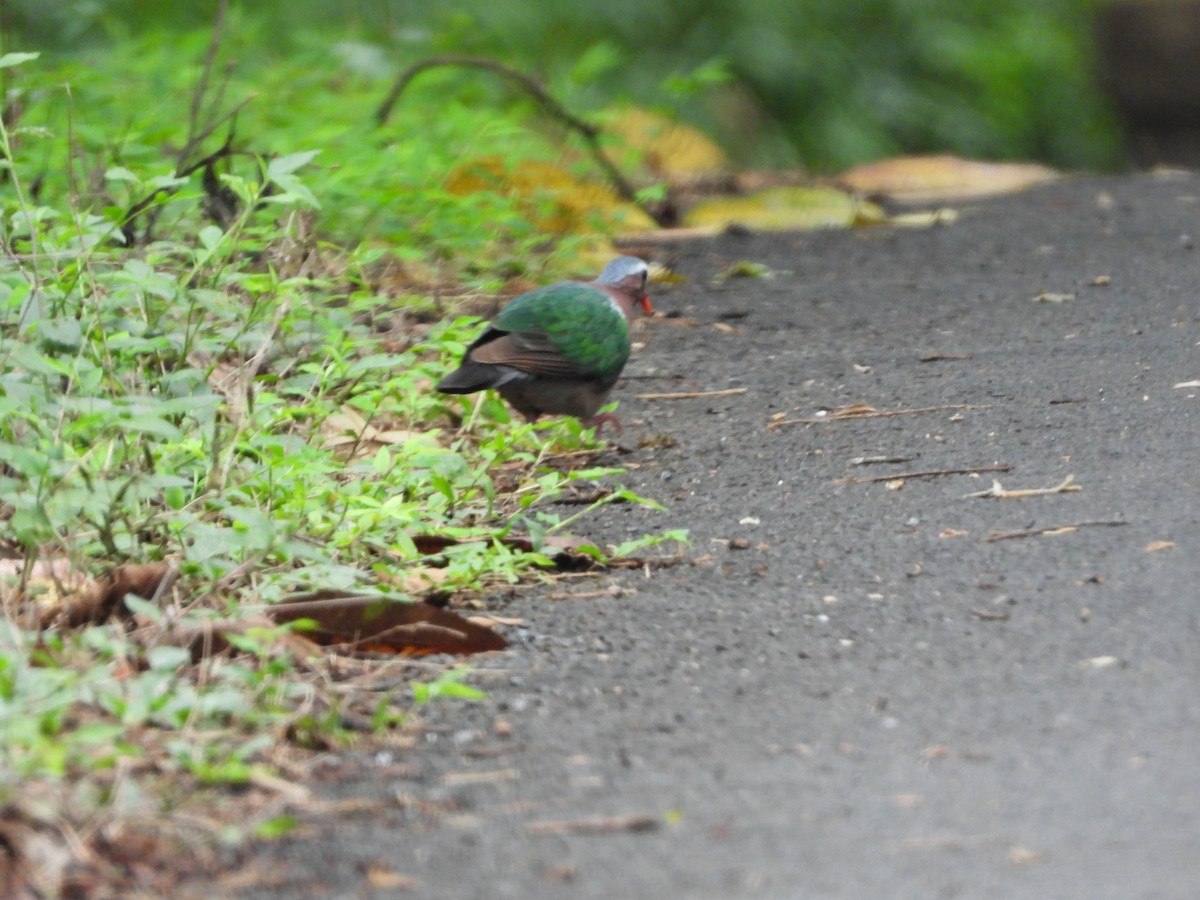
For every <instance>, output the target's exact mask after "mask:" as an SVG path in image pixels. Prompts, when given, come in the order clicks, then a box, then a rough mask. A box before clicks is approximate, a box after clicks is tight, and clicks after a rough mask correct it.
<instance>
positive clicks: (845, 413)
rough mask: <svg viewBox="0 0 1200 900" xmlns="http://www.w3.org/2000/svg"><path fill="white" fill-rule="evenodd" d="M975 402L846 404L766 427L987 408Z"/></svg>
mask: <svg viewBox="0 0 1200 900" xmlns="http://www.w3.org/2000/svg"><path fill="white" fill-rule="evenodd" d="M987 408H988V407H987V406H986V405H984V406H980V405H978V404H975V403H948V404H946V405H944V406H920V407H915V408H913V409H872V408H871V407H869V406H848V407H843V408H842V409H835V410H833V411H832V412H830V413H829V414H828V415H825V416H820V417H819V418H812V419H777V420H776V421H774V422H768V423H767V428H769V429H774V428H778V427H779V426H781V425H821V424H822V423H824V422H841V421H845V420H847V419H883V418H887V417H889V416H915V415H918V414H920V413H931V412H942V411H944V410H948V409H987Z"/></svg>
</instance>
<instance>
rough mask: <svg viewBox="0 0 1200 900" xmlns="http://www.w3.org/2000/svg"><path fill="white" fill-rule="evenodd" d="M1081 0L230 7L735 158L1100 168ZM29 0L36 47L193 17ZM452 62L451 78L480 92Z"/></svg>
mask: <svg viewBox="0 0 1200 900" xmlns="http://www.w3.org/2000/svg"><path fill="white" fill-rule="evenodd" d="M1098 2H1099V0H1001V2H989V0H922V2H901V0H863V2H858V3H844V2H839V0H807V2H803V3H795V2H790V0H755V2H752V3H747V2H743V0H669V2H668V0H647V2H638V3H631V2H613V0H571V2H569V3H559V4H552V5H550V6H547V5H546V4H544V3H538V2H536V0H513V2H506V3H494V2H488V0H463V2H458V3H454V4H442V5H439V4H428V3H413V2H404V0H390V2H383V0H348V2H345V3H336V4H334V3H330V2H328V0H295V2H286V3H285V2H282V0H258V2H255V3H253V4H245V7H244V11H243V12H242V13H241V15H240V16H239V17H238V20H237V21H238V30H239V32H240V33H242V34H243V35H245V37H244V38H243V40H244V41H245V42H246V43H245V44H244V46H249V45H252V44H253V43H254V42H255V41H256V40H257V38H258V37H260V36H265V35H269V36H270V47H271V53H270V54H268V56H267V60H265V61H269V60H270V59H271V55H272V54H280V55H289V54H294V53H305V52H311V51H314V50H316V51H318V52H320V53H323V54H324V56H325V59H324V60H323V61H322V62H321V64H320V66H319V70H320V71H325V72H328V71H330V70H331V69H332V68H333V66H332V65H331V62H333V60H330V59H329V57H330V56H334V57H338V58H340V60H341V61H342V62H343V63H345V64H347V65H349V66H352V67H353V68H354V69H355V70H356V71H357V72H358V73H360V74H361V73H365V72H369V71H372V70H374V71H376V72H378V71H381V70H382V71H387V72H391V71H395V70H398V69H399V68H400V67H401V66H403V65H405V64H407V63H409V62H411V61H412V60H414V59H416V58H420V57H421V56H424V55H427V54H429V53H433V52H446V51H451V52H457V53H478V54H486V55H489V56H493V57H496V58H499V59H503V60H506V61H508V62H511V63H514V64H516V65H517V66H519V67H520V68H522V69H524V70H526V71H529V72H532V73H534V74H537V75H539V76H540V77H543V78H544V79H547V80H548V81H550V82H551V83H553V84H554V86H555V88H556V92H557V93H558V96H560V97H561V98H562V99H564V100H566V101H568V102H569V103H570V104H572V105H574V106H577V107H579V108H582V109H589V108H591V109H594V108H598V107H600V106H602V105H604V104H606V103H609V102H612V101H613V100H622V99H628V100H632V101H634V102H637V103H640V104H642V105H648V106H662V105H667V106H669V107H671V108H672V109H674V110H677V111H680V112H682V114H683V115H684V116H685V118H688V119H690V120H692V121H694V122H695V123H696V124H699V125H701V126H703V127H704V128H705V129H706V130H707V131H709V132H710V133H713V134H714V135H716V136H717V137H718V138H719V139H720V140H721V141H722V143H724V144H725V146H726V149H727V150H728V151H729V152H730V154H731V155H732V156H733V157H734V159H735V161H737V162H739V163H741V164H755V165H761V164H767V165H796V164H800V165H804V166H808V167H812V168H815V169H819V170H824V171H837V170H841V169H844V168H846V167H848V166H850V165H854V164H856V163H861V162H865V161H869V160H873V159H878V158H881V157H885V156H892V155H895V154H897V153H913V152H955V153H958V154H960V155H966V156H978V157H984V158H989V159H1028V160H1037V161H1041V162H1046V163H1050V164H1052V165H1055V166H1059V167H1062V168H1068V169H1078V168H1086V169H1109V168H1114V167H1117V166H1119V165H1121V163H1122V160H1123V151H1122V149H1121V141H1120V137H1119V134H1118V132H1117V129H1116V125H1115V122H1114V120H1113V117H1112V115H1111V113H1110V112H1109V110H1108V107H1107V104H1106V102H1105V100H1104V99H1103V97H1102V96H1101V95H1100V92H1099V90H1098V88H1097V85H1096V78H1095V77H1094V70H1095V65H1094V58H1093V57H1094V52H1095V51H1094V47H1093V43H1092V41H1093V33H1094V28H1093V26H1092V17H1093V15H1094V12H1095V9H1096V8H1097V6H1098ZM45 6H46V4H44V3H42V2H40V0H16V10H17V16H16V20H17V24H18V27H19V28H20V27H24V28H25V29H26V30H27V32H28V35H29V40H31V41H32V42H33V43H32V45H36V46H37V47H49V46H52V45H53V44H54V43H55V42H58V43H60V44H61V45H63V46H71V47H77V46H79V45H80V44H81V43H84V44H91V45H93V46H95V45H99V44H103V43H105V42H114V41H115V42H117V44H124V42H126V41H127V40H129V36H130V35H131V34H132V35H137V36H138V39H139V40H145V41H148V42H150V43H153V42H163V41H166V40H170V41H171V42H177V41H178V39H179V38H178V35H177V34H175V32H177V31H178V29H179V28H180V27H181V26H186V27H202V26H203V25H204V18H205V17H206V16H207V12H206V8H205V7H202V6H197V5H195V4H187V3H182V2H163V3H158V4H145V3H142V2H138V0H107V2H104V3H94V2H85V0H60V2H59V3H57V4H55V9H56V10H57V12H56V13H50V14H48V13H47V11H46V10H45V9H44V7H45ZM314 26H316V28H319V29H320V32H319V33H317V32H316V30H315V28H314ZM168 31H169V32H170V33H171V35H172V36H171V37H170V38H169V39H168V38H167V37H165V32H168ZM329 33H332V34H334V35H336V37H335V38H334V41H330V40H329V37H328V34H329ZM337 40H345V41H350V42H354V43H348V44H341V45H338V44H336V41H337ZM261 52H262V50H261V48H259V49H258V50H257V51H256V54H255V55H260V54H261ZM238 55H239V58H240V59H241V60H242V64H243V65H245V64H253V62H254V61H253V60H252V58H251V56H250V54H241V53H239V54H238ZM260 58H261V56H260ZM722 73H728V75H731V76H733V77H732V80H730V79H729V78H727V77H722ZM451 78H452V80H453V81H454V82H455V83H457V85H458V87H459V93H458V96H460V97H462V96H470V97H474V98H476V99H477V98H478V97H479V96H480V95H481V94H488V93H491V92H492V91H493V88H491V87H490V86H485V85H481V84H478V83H474V84H472V83H468V81H469V80H466V79H462V78H458V77H455V76H451ZM492 96H493V97H495V94H494V93H492ZM315 99H318V102H319V98H315ZM285 108H286V107H285ZM314 118H315V117H314Z"/></svg>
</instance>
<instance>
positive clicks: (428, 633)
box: [266, 594, 508, 654]
mask: <svg viewBox="0 0 1200 900" xmlns="http://www.w3.org/2000/svg"><path fill="white" fill-rule="evenodd" d="M266 614H267V615H268V616H269V617H270V618H271V619H272V620H274V621H276V622H280V623H282V622H294V621H296V620H297V619H312V620H313V621H314V622H315V623H316V624H317V627H316V629H315V630H313V631H309V632H306V634H307V635H308V636H309V637H311V638H313V639H314V640H316V641H317V642H318V643H321V644H325V645H330V646H336V647H339V648H341V649H344V650H347V651H350V652H383V653H414V654H424V653H483V652H486V651H488V650H503V649H504V648H505V647H506V646H507V645H508V642H507V641H506V640H505V639H504V637H503V636H502V635H500V634H498V633H497V632H495V631H493V630H492V629H491V628H488V627H487V626H484V625H478V624H476V623H473V622H471V621H469V620H467V619H465V618H463V617H462V616H460V615H458V614H457V613H453V612H450V611H449V610H444V609H438V608H437V607H435V606H430V605H429V604H428V603H405V602H399V601H395V600H390V599H388V598H385V597H373V596H361V595H349V596H347V595H337V594H332V595H316V594H313V595H305V596H303V597H296V598H294V599H291V600H285V601H284V602H282V603H278V604H276V605H275V606H272V607H270V608H269V609H268V610H267V613H266Z"/></svg>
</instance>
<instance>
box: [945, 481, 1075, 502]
mask: <svg viewBox="0 0 1200 900" xmlns="http://www.w3.org/2000/svg"><path fill="white" fill-rule="evenodd" d="M1082 490H1083V488H1082V487H1080V486H1079V485H1078V484H1076V483H1075V476H1074V475H1068V476H1067V477H1066V478H1064V479H1063V480H1062V481H1061V482H1060V483H1058V484H1056V485H1055V486H1054V487H1048V488H1022V489H1019V490H1013V491H1010V490H1006V489H1005V488H1003V487H1001V485H1000V482H999V481H993V482H992V486H991V487H990V488H988V489H987V490H986V491H975V492H974V493H971V494H963V499H966V498H968V497H990V498H993V499H995V500H1022V499H1024V498H1025V497H1044V496H1045V495H1047V494H1074V493H1076V492H1078V491H1082Z"/></svg>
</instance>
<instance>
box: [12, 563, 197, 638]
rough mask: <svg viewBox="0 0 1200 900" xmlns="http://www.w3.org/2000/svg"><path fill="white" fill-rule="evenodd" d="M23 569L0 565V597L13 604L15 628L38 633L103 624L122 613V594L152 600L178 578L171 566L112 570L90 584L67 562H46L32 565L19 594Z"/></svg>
mask: <svg viewBox="0 0 1200 900" xmlns="http://www.w3.org/2000/svg"><path fill="white" fill-rule="evenodd" d="M23 568H24V562H23V561H22V560H17V559H4V560H0V597H2V598H4V599H5V600H6V602H11V603H13V604H14V607H15V609H16V610H17V619H18V621H19V622H21V623H22V624H23V625H25V626H26V627H40V628H44V627H46V626H48V625H51V624H57V625H61V626H65V627H68V628H75V627H78V626H80V625H84V624H87V623H96V624H98V623H101V622H104V621H107V620H108V618H109V617H110V616H112V615H113V613H114V612H120V611H121V607H120V603H121V600H123V599H124V597H125V595H126V594H136V595H137V596H139V597H142V598H144V599H146V600H152V599H154V597H155V596H156V595H157V594H159V593H160V592H161V591H164V590H166V589H167V588H169V587H170V585H171V583H172V582H173V581H174V580H175V577H176V575H177V574H178V573H177V572H176V570H175V567H174V565H173V564H172V563H170V562H157V563H145V564H129V565H124V566H116V567H115V568H113V569H111V570H109V572H108V573H107V574H105V575H102V576H100V577H98V578H92V577H91V576H89V575H88V574H87V573H86V572H81V571H80V570H78V569H76V568H75V567H74V566H73V565H72V563H71V561H70V560H69V559H67V558H66V557H51V558H48V559H42V560H38V561H37V562H36V563H34V564H33V567H32V569H31V570H30V572H29V576H28V578H27V579H26V580H25V589H24V591H22V590H21V589H20V582H21V578H22V575H23Z"/></svg>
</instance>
